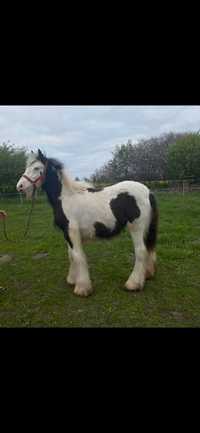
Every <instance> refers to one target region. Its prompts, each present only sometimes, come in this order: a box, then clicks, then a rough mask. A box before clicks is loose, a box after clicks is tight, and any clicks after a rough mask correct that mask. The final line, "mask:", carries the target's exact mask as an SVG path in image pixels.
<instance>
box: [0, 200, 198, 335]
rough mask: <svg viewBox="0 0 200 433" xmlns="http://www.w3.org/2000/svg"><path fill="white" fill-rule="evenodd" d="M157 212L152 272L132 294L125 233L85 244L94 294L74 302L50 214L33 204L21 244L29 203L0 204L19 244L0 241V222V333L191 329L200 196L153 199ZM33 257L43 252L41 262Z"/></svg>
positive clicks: (41, 204) (195, 311) (62, 245)
mask: <svg viewBox="0 0 200 433" xmlns="http://www.w3.org/2000/svg"><path fill="white" fill-rule="evenodd" d="M157 199H158V202H159V207H160V232H159V240H158V248H157V253H158V272H157V274H156V277H155V278H154V279H153V280H151V281H148V282H147V283H146V286H145V289H144V291H143V292H140V293H136V294H133V293H129V292H126V291H124V290H123V286H124V283H125V281H126V280H127V277H128V276H129V274H130V272H131V266H132V262H133V248H132V243H131V240H130V238H129V235H128V233H127V232H124V233H123V234H121V235H120V236H118V237H116V238H114V239H113V240H110V241H97V242H94V243H91V244H87V245H86V246H85V251H86V253H87V256H88V261H89V266H90V272H91V278H92V281H93V286H94V289H95V290H94V293H93V295H92V296H90V297H89V298H78V297H77V296H75V295H74V294H73V289H72V287H70V286H68V285H67V283H66V281H65V277H66V273H67V270H68V257H67V249H66V246H65V243H64V241H63V236H62V234H61V233H60V232H59V231H58V230H56V229H55V228H54V227H53V225H52V210H51V208H50V207H49V205H48V204H47V203H46V201H45V202H42V200H41V199H40V200H39V201H38V202H37V203H36V206H35V210H34V214H33V219H32V224H31V231H30V234H29V239H28V240H25V241H22V239H21V237H22V236H21V235H22V233H23V230H24V225H25V221H26V216H27V212H28V209H29V206H30V203H25V202H24V204H20V203H19V201H17V200H16V202H15V201H14V200H9V201H7V202H3V201H0V208H1V209H5V210H6V211H7V212H8V214H9V218H8V222H7V225H8V231H9V235H10V236H11V237H12V238H17V239H18V240H21V241H22V242H19V243H10V242H6V241H4V239H3V234H2V222H1V221H0V256H1V255H4V254H8V255H12V260H11V261H10V262H8V263H1V264H0V286H1V288H0V326H1V327H199V326H200V193H191V194H185V195H184V196H182V195H179V194H167V193H162V194H160V193H157ZM39 253H48V255H47V256H44V257H42V258H37V257H35V256H36V255H37V254H39Z"/></svg>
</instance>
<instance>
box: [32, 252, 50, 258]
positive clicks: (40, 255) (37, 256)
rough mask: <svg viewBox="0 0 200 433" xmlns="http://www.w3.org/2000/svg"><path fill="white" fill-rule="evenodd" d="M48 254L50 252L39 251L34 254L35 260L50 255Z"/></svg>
mask: <svg viewBox="0 0 200 433" xmlns="http://www.w3.org/2000/svg"><path fill="white" fill-rule="evenodd" d="M48 255H49V254H48V253H38V254H35V255H34V256H33V260H40V259H43V258H45V257H48Z"/></svg>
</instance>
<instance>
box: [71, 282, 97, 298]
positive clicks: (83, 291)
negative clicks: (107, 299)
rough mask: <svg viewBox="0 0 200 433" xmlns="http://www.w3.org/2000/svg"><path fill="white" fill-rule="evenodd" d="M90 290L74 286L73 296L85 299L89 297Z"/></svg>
mask: <svg viewBox="0 0 200 433" xmlns="http://www.w3.org/2000/svg"><path fill="white" fill-rule="evenodd" d="M92 291H93V290H92V288H91V287H90V288H86V287H81V286H78V285H76V287H75V289H74V294H75V295H77V296H83V297H87V296H89V295H91V293H92Z"/></svg>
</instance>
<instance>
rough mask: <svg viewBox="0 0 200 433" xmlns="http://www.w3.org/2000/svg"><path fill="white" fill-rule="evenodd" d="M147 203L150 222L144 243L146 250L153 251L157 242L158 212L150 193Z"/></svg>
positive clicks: (153, 197)
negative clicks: (149, 206) (149, 209)
mask: <svg viewBox="0 0 200 433" xmlns="http://www.w3.org/2000/svg"><path fill="white" fill-rule="evenodd" d="M149 201H150V204H151V220H150V224H149V228H148V231H147V234H146V236H145V239H144V242H145V245H146V247H147V250H148V251H153V250H154V249H155V246H156V241H157V234H158V220H159V212H158V206H157V202H156V199H155V196H154V194H152V192H150V194H149Z"/></svg>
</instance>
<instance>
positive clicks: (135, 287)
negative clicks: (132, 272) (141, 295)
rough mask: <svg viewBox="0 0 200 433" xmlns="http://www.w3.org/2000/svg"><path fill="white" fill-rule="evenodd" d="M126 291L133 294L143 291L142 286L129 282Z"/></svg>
mask: <svg viewBox="0 0 200 433" xmlns="http://www.w3.org/2000/svg"><path fill="white" fill-rule="evenodd" d="M125 289H126V290H129V291H131V292H138V291H141V290H142V289H143V286H142V285H141V284H138V283H135V282H134V281H127V282H126V284H125Z"/></svg>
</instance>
